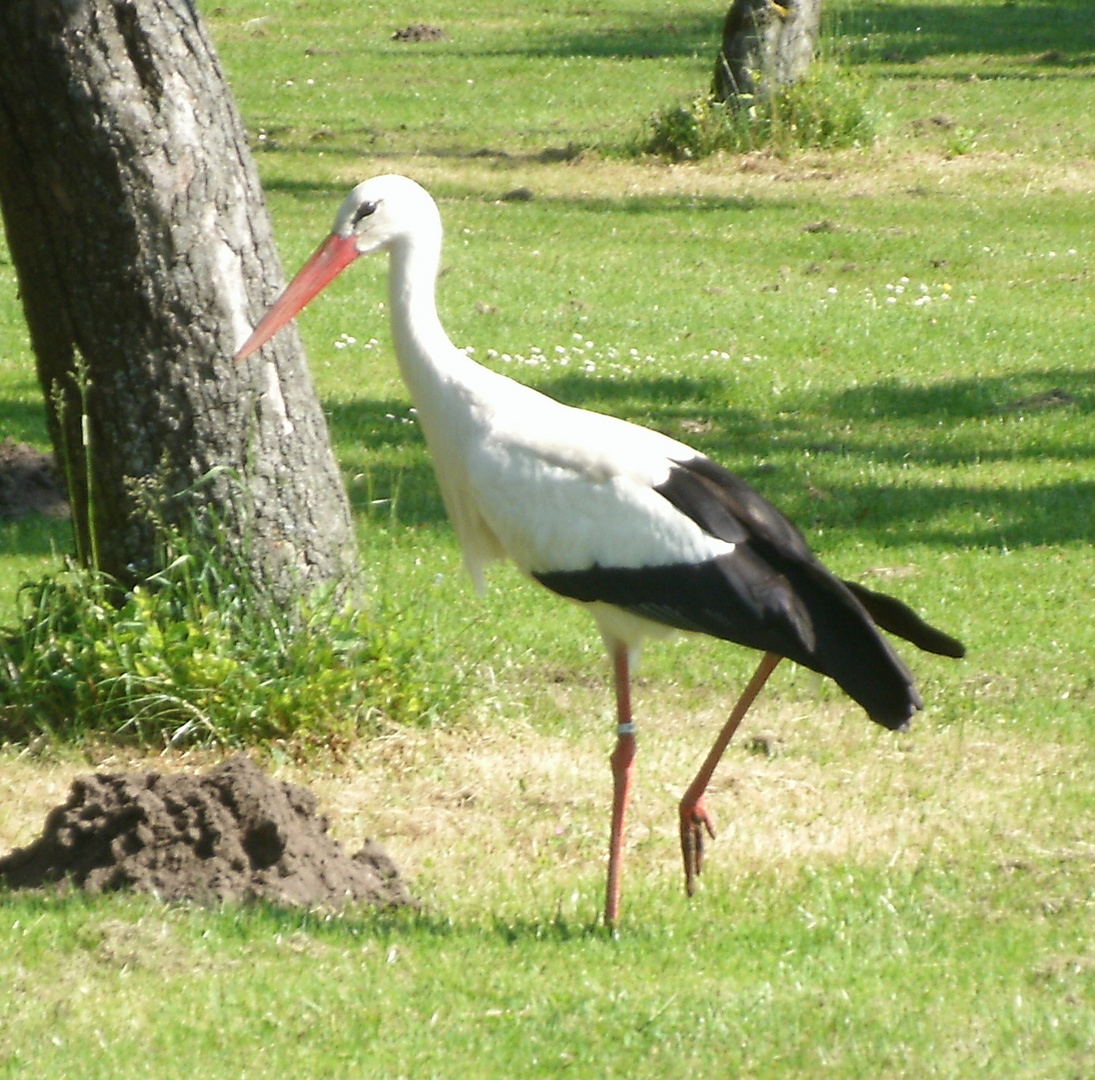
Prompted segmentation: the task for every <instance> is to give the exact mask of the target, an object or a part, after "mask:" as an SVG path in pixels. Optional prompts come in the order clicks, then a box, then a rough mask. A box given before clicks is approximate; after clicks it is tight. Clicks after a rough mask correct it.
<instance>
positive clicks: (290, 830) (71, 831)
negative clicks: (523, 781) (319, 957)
mask: <svg viewBox="0 0 1095 1080" xmlns="http://www.w3.org/2000/svg"><path fill="white" fill-rule="evenodd" d="M317 811H318V804H317V800H316V797H315V795H314V794H313V793H312V792H311V791H310V790H309V789H308V788H306V787H303V786H301V785H297V784H290V783H286V782H284V781H277V780H272V779H271V778H270V777H268V776H267V775H266V774H265V773H264V772H263V771H262V770H261V769H260V768H259V767H258V766H257V765H256V764H255V763H254V762H253V761H251V759H250V758H248V757H246V756H244V755H242V754H237V755H236V756H234V757H232V758H229V759H228V760H227V761H225V762H223V763H221V764H219V765H216V766H214V767H213V768H211V769H209V770H208V771H206V772H205V773H203V774H201V775H195V774H191V773H183V772H174V773H160V772H153V771H151V770H142V771H133V770H127V771H117V772H102V771H100V772H96V773H93V774H90V775H84V776H78V777H76V778H75V779H74V780H73V781H72V784H71V788H70V790H69V794H68V797H67V799H66V800H65V801H64V802H63V803H61V804H60V805H58V806H55V807H54V808H53V809H52V810H50V811H49V813H48V814H47V815H46V819H45V825H44V827H43V830H42V834H41V835H40V836H39V837H38V838H37V839H35V840H34V841H32V842H31V843H29V844H27V845H26V846H25V847H21V848H17V849H16V850H15V851H13V852H11V853H10V854H8V855H6V856H4V857H3V858H0V885H4V886H6V887H8V888H15V889H20V888H22V889H26V888H31V889H40V888H49V887H53V886H56V887H59V888H62V889H64V888H80V889H84V890H86V891H88V892H112V891H116V890H120V889H132V890H135V891H139V892H147V893H151V894H153V895H155V896H158V897H161V898H163V899H165V900H195V901H200V902H212V903H220V902H224V901H235V902H240V901H251V900H263V901H267V902H269V903H275V904H291V905H299V906H304V907H317V906H322V907H341V906H342V905H343V904H346V903H365V904H371V905H374V906H378V907H400V906H405V905H407V904H410V903H412V900H411V897H410V894H409V893H408V892H407V890H406V888H405V886H404V884H403V882H402V879H401V878H400V877H399V874H398V871H397V870H396V868H395V865H394V864H393V863H392V861H391V860H390V859H389V858H388V857H387V856H386V855H385V854H384V852H383V851H381V850H380V848H379V847H377V845H376V844H374V843H372V842H371V841H366V842H365V844H364V846H363V847H362V848H361V850H359V851H358V852H357V853H356V854H354V855H352V856H351V855H349V854H347V852H346V851H345V850H344V849H343V847H342V845H341V844H340V843H339V842H338V841H337V840H335V839H333V838H332V837H331V836H329V835H328V822H327V819H326V818H325V817H323V816H321V815H320V814H319V813H318V812H317Z"/></svg>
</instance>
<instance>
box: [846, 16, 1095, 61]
mask: <svg viewBox="0 0 1095 1080" xmlns="http://www.w3.org/2000/svg"><path fill="white" fill-rule="evenodd" d="M826 29H827V30H828V32H830V33H833V32H836V33H839V34H840V35H841V36H842V37H843V39H844V40H845V41H846V42H848V43H849V44H848V46H847V48H848V53H847V59H848V60H850V61H851V62H853V63H878V62H883V63H887V62H888V63H900V64H911V63H916V62H918V61H920V60H924V59H927V58H928V57H931V56H955V55H962V54H971V53H978V54H984V53H989V54H993V55H998V56H1012V57H1022V56H1029V57H1032V58H1040V59H1041V62H1043V63H1046V64H1052V65H1053V66H1055V67H1069V66H1081V65H1087V64H1091V63H1095V18H1093V17H1092V8H1091V3H1090V0H1054V2H1052V3H1050V2H1048V0H1043V2H1042V3H1016V2H1014V0H1003V2H1002V3H997V4H977V5H967V6H965V7H962V6H958V5H954V4H912V5H910V4H890V3H885V2H881V0H878V2H875V3H856V4H854V5H851V6H849V7H848V8H847V9H844V10H841V11H840V12H839V13H837V14H835V15H832V16H830V17H829V19H828V20H827V23H826Z"/></svg>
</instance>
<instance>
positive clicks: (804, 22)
mask: <svg viewBox="0 0 1095 1080" xmlns="http://www.w3.org/2000/svg"><path fill="white" fill-rule="evenodd" d="M820 23H821V0H779V3H775V2H774V0H734V2H733V4H732V5H731V7H730V10H729V11H728V12H727V14H726V22H725V23H723V28H722V48H721V49H720V50H719V55H718V58H717V59H716V61H715V78H714V84H713V86H712V93H713V94H714V96H715V97H716V98H717V99H718V100H719V101H726V102H729V103H731V104H735V105H741V106H744V107H748V106H749V105H752V104H753V103H754V102H755V101H756V100H757V99H758V98H759V99H761V100H764V99H766V98H768V97H769V96H770V95H771V94H772V92H773V90H775V89H777V88H778V87H780V86H785V85H787V84H788V83H793V82H797V81H798V80H799V79H801V78H802V76H803V75H805V74H806V70H807V69H808V68H809V66H810V64H811V62H812V61H813V59H814V51H815V48H816V46H817V36H818V29H819V26H820Z"/></svg>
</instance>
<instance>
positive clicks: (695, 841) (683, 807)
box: [680, 653, 782, 896]
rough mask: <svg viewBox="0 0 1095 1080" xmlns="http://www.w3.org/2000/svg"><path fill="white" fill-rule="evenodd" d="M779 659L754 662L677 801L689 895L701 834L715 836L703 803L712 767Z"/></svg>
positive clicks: (766, 656) (697, 867) (699, 858)
mask: <svg viewBox="0 0 1095 1080" xmlns="http://www.w3.org/2000/svg"><path fill="white" fill-rule="evenodd" d="M781 659H782V657H781V656H779V655H778V654H777V653H765V654H764V656H763V657H762V658H761V661H760V663H759V664H758V665H757V670H756V671H755V672H754V673H753V677H752V678H751V679H750V680H749V685H748V686H747V687H746V688H745V689H744V690H743V691H742V695H741V697H740V698H738V702H737V704H736V705H735V706H734V709H733V711H732V712H731V713H730V718H729V719H728V720H727V721H726V723H725V724H724V725H723V728H722V731H720V732H719V737H718V738H717V739H716V740H715V742H714V745H713V746H712V747H711V749H710V750H709V751H708V753H707V757H706V759H705V760H704V763H703V765H701V766H700V771H699V772H698V773H696V778H695V779H694V780H693V781H692V783H691V784H689V785H688V790H687V791H686V792H685V793H684V798H682V799H681V803H680V819H681V855H682V857H683V858H684V887H685V891H686V892H687V893H688V895H689V896H691V895H692V894H693V892H695V890H696V878H697V877H698V876H699V873H700V871H701V870H702V869H703V834H704V832H705V831H706V833H707V835H708V836H710V837H711V838H712V839H714V838H715V827H714V825H713V824H712V823H711V816H710V815H709V814H708V812H707V807H706V806H704V803H703V794H704V792H705V791H706V790H707V785H708V784H709V783H710V782H711V776H712V774H713V773H714V771H715V768H716V766H717V765H718V763H719V761H720V759H721V758H722V755H723V754H724V753H725V752H726V748H727V746H729V745H730V740H731V739H732V738H733V737H734V732H735V731H737V729H738V724H740V723H741V720H742V717H743V716H744V715H745V714H746V712H748V710H749V706H750V705H752V704H753V701H754V699H755V698H756V696H757V694H759V693H760V688H761V687H762V686H763V685H764V684H765V683H766V682H767V681H768V676H769V675H771V674H772V672H773V671H774V670H775V668H776V665H777V664H778V663H779V662H780V660H781Z"/></svg>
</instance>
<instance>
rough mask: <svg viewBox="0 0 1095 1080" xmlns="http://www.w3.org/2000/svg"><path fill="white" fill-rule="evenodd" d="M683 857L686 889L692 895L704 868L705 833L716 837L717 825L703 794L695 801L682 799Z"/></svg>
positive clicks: (713, 837) (712, 837)
mask: <svg viewBox="0 0 1095 1080" xmlns="http://www.w3.org/2000/svg"><path fill="white" fill-rule="evenodd" d="M680 819H681V857H682V858H683V859H684V889H685V892H687V893H688V895H689V896H691V895H692V894H693V893H695V891H696V878H698V877H699V876H700V871H701V870H702V869H703V844H704V837H703V834H704V833H705V832H706V833H707V835H708V836H709V837H710V838H711V839H712V840H714V839H715V826H714V824H713V823H712V821H711V815H710V814H709V813H708V812H707V807H706V806H705V805H704V802H703V798H702V796H701V797H700V798H698V799H696V800H695V801H694V802H693V801H690V800H688V799H687V798H685V799H682V800H681V805H680Z"/></svg>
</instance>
